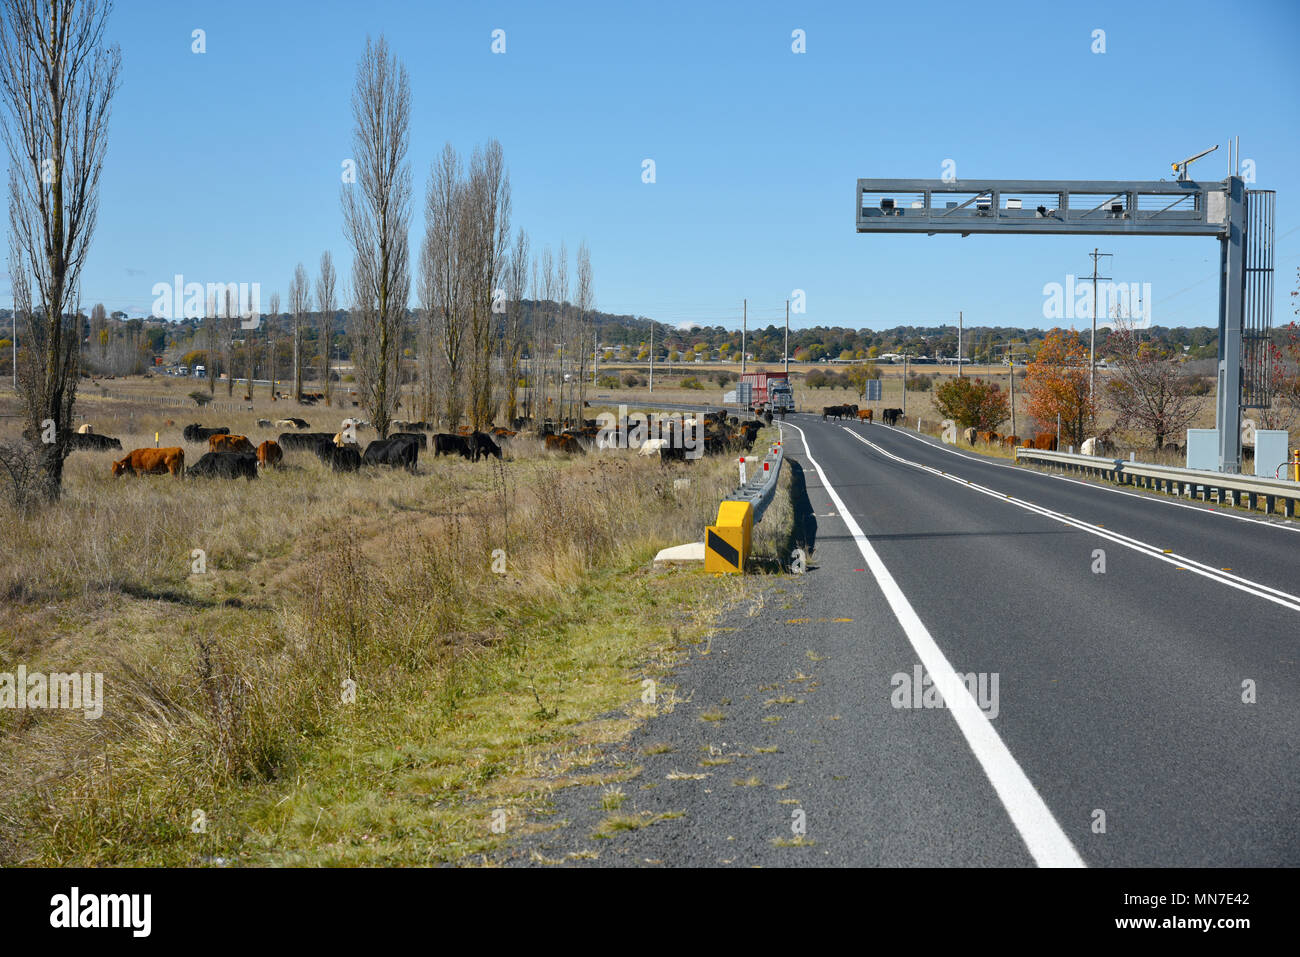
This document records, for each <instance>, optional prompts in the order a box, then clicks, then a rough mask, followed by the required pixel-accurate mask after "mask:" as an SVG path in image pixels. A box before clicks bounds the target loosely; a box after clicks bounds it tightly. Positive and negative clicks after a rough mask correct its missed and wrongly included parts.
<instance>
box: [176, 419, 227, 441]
mask: <svg viewBox="0 0 1300 957" xmlns="http://www.w3.org/2000/svg"><path fill="white" fill-rule="evenodd" d="M182 434H183V435H184V436H185V441H186V442H206V441H207V440H208V439H209V438H210V437H211V436H214V435H229V434H230V429H228V428H226V427H225V426H222V427H221V428H219V429H205V428H204V427H203V426H201V425H199V424H198V423H197V422H195V423H194V424H193V425H187V426H185V431H184V432H183V433H182Z"/></svg>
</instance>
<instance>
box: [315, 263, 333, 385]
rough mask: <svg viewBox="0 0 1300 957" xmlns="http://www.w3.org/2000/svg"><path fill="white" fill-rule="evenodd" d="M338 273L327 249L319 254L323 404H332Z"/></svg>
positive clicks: (318, 297)
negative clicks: (331, 380)
mask: <svg viewBox="0 0 1300 957" xmlns="http://www.w3.org/2000/svg"><path fill="white" fill-rule="evenodd" d="M337 284H338V275H337V274H336V273H335V272H334V257H333V256H332V255H330V251H329V250H328V249H327V250H325V251H324V252H323V253H321V254H320V275H319V276H317V277H316V304H317V305H318V306H319V307H320V341H321V353H322V355H321V379H322V380H324V386H323V387H322V391H323V392H324V393H325V404H326V405H333V404H334V403H333V400H332V392H333V390H332V389H331V388H330V347H331V346H332V345H333V344H334V310H335V309H337V308H338V292H337V289H336V288H335V287H336V286H337Z"/></svg>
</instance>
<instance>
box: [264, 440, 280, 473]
mask: <svg viewBox="0 0 1300 957" xmlns="http://www.w3.org/2000/svg"><path fill="white" fill-rule="evenodd" d="M283 458H284V452H283V451H282V450H281V448H280V443H279V442H272V441H271V440H270V439H267V440H266V441H265V442H263V443H262V444H261V445H259V446H258V447H257V464H258V465H260V466H262V468H264V469H266V468H273V467H275V466H278V465H279V464H280V462H281V460H282V459H283Z"/></svg>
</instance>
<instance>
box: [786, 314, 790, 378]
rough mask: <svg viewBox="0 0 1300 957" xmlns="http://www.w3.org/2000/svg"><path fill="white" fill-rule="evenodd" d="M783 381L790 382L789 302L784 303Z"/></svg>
mask: <svg viewBox="0 0 1300 957" xmlns="http://www.w3.org/2000/svg"><path fill="white" fill-rule="evenodd" d="M785 381H786V383H787V384H788V383H789V381H790V300H789V299H787V300H786V301H785Z"/></svg>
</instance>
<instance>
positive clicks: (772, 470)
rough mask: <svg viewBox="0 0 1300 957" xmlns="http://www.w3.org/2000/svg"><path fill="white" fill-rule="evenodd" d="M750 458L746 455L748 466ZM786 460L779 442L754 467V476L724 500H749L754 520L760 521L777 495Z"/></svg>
mask: <svg viewBox="0 0 1300 957" xmlns="http://www.w3.org/2000/svg"><path fill="white" fill-rule="evenodd" d="M748 459H749V456H746V463H745V464H746V466H748V464H749V462H748ZM784 460H785V448H784V446H782V445H781V444H780V443H779V442H778V443H777V444H776V445H774V446H772V448H771V449H770V451H768V453H767V455H765V456H763V461H762V462H760V463H759V465H758V467H757V468H756V469H754V472H753V478H750V479H749V481H747V482H746V483H745V484H744V485H742V486H740V487H739V488H737V489H736V491H735V492H733V493H732V494H731V495H729V496H727V497H726V498H725V499H724V500H723V501H727V502H748V503H749V504H750V506H751V507H752V508H753V509H754V521H755V522H757V521H759V520H760V519H761V518H762V517H763V512H764V511H766V509H767V507H768V506H769V505H771V504H772V499H773V498H774V497H775V495H776V483H777V482H778V481H779V480H780V478H781V463H782V462H783V461H784Z"/></svg>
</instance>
